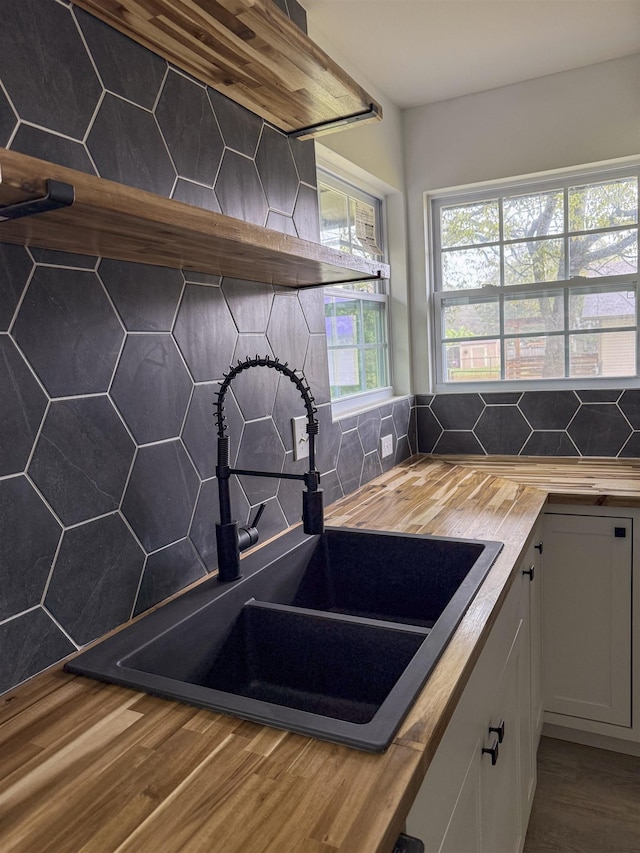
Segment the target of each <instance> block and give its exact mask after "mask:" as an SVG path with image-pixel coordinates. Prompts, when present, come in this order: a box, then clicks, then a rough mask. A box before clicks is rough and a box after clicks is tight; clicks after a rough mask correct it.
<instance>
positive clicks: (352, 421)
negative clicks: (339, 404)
mask: <svg viewBox="0 0 640 853" xmlns="http://www.w3.org/2000/svg"><path fill="white" fill-rule="evenodd" d="M339 424H340V429H341V430H342V432H343V433H345V432H351V430H352V429H357V428H358V416H357V415H350V416H348V417H342V418H340V420H339Z"/></svg>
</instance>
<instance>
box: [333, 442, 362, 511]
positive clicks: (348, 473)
mask: <svg viewBox="0 0 640 853" xmlns="http://www.w3.org/2000/svg"><path fill="white" fill-rule="evenodd" d="M363 461H364V451H363V449H362V444H361V442H360V436H359V435H358V430H357V429H354V430H350V431H349V432H345V433H344V434H343V436H342V442H341V444H340V453H339V454H338V464H337V466H336V470H337V471H338V477H339V478H340V483H341V485H342V490H343V492H344V493H345V495H348V494H350V493H351V492H354V491H355V490H356V489H357V488H359V486H360V477H361V475H362V463H363Z"/></svg>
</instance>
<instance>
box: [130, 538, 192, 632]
mask: <svg viewBox="0 0 640 853" xmlns="http://www.w3.org/2000/svg"><path fill="white" fill-rule="evenodd" d="M205 574H206V572H205V569H204V566H203V565H202V562H201V560H200V557H199V556H198V552H197V551H196V549H195V548H194V546H193V544H192V542H191V541H190V540H189V539H182V540H181V541H180V542H174V543H173V545H169V546H168V547H167V548H163V549H162V550H161V551H156V552H155V554H150V555H149V556H148V557H147V563H146V565H145V567H144V573H143V575H142V582H141V584H140V591H139V592H138V597H137V599H136V605H135V608H134V613H133V615H134V616H137V615H138V614H139V613H143V612H144V611H145V610H148V609H149V608H150V607H153V606H154V605H155V604H159V603H160V602H161V601H164V599H165V598H169V596H170V595H173V594H174V593H176V592H179V591H180V590H181V589H184V588H185V587H186V586H188V585H189V584H190V583H193V582H194V581H196V580H198V578H201V577H203V576H204V575H205Z"/></svg>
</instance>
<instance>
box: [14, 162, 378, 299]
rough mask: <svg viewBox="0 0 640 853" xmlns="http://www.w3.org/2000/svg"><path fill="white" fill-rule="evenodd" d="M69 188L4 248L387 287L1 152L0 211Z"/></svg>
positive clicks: (21, 223) (164, 203)
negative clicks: (60, 203) (64, 200)
mask: <svg viewBox="0 0 640 853" xmlns="http://www.w3.org/2000/svg"><path fill="white" fill-rule="evenodd" d="M48 180H52V181H59V182H62V183H65V184H70V185H72V187H73V188H74V191H75V198H74V201H73V203H72V204H71V205H70V206H67V207H60V208H59V209H57V210H50V211H48V212H46V213H37V214H36V215H28V216H23V217H22V218H19V219H14V220H6V221H2V217H3V212H2V209H1V207H0V242H3V243H18V244H22V245H26V246H37V247H40V248H44V249H58V250H61V251H64V252H76V253H78V254H81V255H101V256H102V257H105V258H114V259H116V260H122V261H134V262H137V263H145V264H153V265H155V266H163V267H165V266H166V267H174V268H177V269H183V270H189V271H192V272H205V273H214V274H216V275H226V276H230V277H232V278H239V279H248V280H249V281H261V282H266V283H269V284H279V285H284V286H285V287H297V288H299V287H312V286H317V285H329V284H341V283H343V282H349V281H363V280H365V279H371V278H376V279H377V278H388V277H389V267H388V266H387V264H382V263H379V262H376V261H369V260H366V259H364V258H357V257H354V256H353V255H345V254H344V253H342V252H338V251H336V250H335V249H330V248H328V247H327V246H322V245H321V244H320V243H311V242H309V241H308V240H301V239H299V238H298V237H291V236H290V235H288V234H280V233H279V232H277V231H272V230H270V229H268V228H262V227H261V226H260V225H253V224H252V223H250V222H244V221H242V220H241V219H234V218H232V217H230V216H224V215H223V214H221V213H213V212H211V211H208V210H203V209H202V208H199V207H193V206H192V205H190V204H183V203H182V202H179V201H173V200H171V199H166V198H162V197H161V196H157V195H154V194H153V193H149V192H145V191H144V190H138V189H135V188H133V187H128V186H125V185H124V184H117V183H114V182H113V181H107V180H105V179H104V178H97V177H95V176H94V175H86V174H85V173H84V172H77V171H75V170H74V169H67V168H66V167H64V166H58V165H56V164H54V163H49V162H47V161H45V160H37V159H36V158H35V157H29V156H27V155H26V154H20V153H18V152H17V151H8V150H7V149H5V148H0V206H5V205H14V204H19V203H22V202H25V201H31V200H33V199H38V198H40V197H42V196H44V195H46V193H47V181H48Z"/></svg>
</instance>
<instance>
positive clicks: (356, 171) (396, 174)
mask: <svg viewBox="0 0 640 853" xmlns="http://www.w3.org/2000/svg"><path fill="white" fill-rule="evenodd" d="M308 28H309V35H310V37H311V38H312V39H313V41H314V42H315V43H316V44H317V45H319V46H320V47H321V48H322V49H323V50H324V51H325V52H326V53H328V54H329V56H330V57H331V58H332V59H334V60H335V61H336V62H337V63H338V64H339V65H340V66H341V67H342V68H344V69H345V71H347V73H348V74H350V75H351V76H352V77H353V79H354V80H356V81H357V82H358V83H359V84H360V85H361V86H362V87H363V88H364V89H365V90H366V91H367V92H369V94H370V95H371V96H372V97H373V98H374V99H375V100H376V101H377V102H378V103H379V104H380V105H381V106H382V110H383V120H382V121H378V122H372V123H370V124H366V125H362V126H361V127H358V126H357V125H356V126H354V125H352V126H351V127H350V128H349V129H348V130H343V131H340V132H339V133H333V134H331V135H329V136H323V137H321V138H320V139H319V140H318V141H317V142H316V155H317V159H318V164H319V165H321V166H325V167H326V168H328V169H330V170H331V171H333V172H335V173H337V174H338V175H340V176H342V177H346V178H347V179H348V178H349V177H351V179H352V180H353V177H354V176H355V177H357V178H358V179H359V181H360V182H361V183H362V184H363V185H364V187H365V188H368V189H369V190H370V191H371V192H373V193H374V194H377V195H381V196H383V197H384V199H385V202H386V208H387V222H386V226H387V244H388V247H389V262H390V264H391V268H392V271H393V272H392V282H391V343H392V357H393V370H394V381H395V391H396V393H398V394H409V393H411V390H412V380H411V375H410V365H411V352H410V344H409V308H408V274H407V258H408V238H407V216H406V196H405V175H404V139H403V135H402V114H401V111H400V110H399V109H398V107H396V106H395V104H393V103H391V101H389V100H388V99H387V98H386V97H385V96H384V95H383V94H382V93H381V92H380V91H379V90H378V89H376V87H375V86H374V85H373V83H371V81H370V80H368V79H367V78H366V77H365V76H364V75H363V74H362V72H361V71H360V70H359V69H358V68H355V67H354V66H353V64H352V63H351V61H350V60H349V58H348V57H347V56H345V55H344V54H343V53H341V52H340V51H339V50H338V49H337V48H336V47H335V46H334V45H333V44H332V43H331V41H330V39H329V38H328V37H327V36H326V35H325V34H324V33H323V32H321V31H320V30H318V29H317V28H314V26H313V20H312V16H311V14H310V15H309V17H308Z"/></svg>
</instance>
